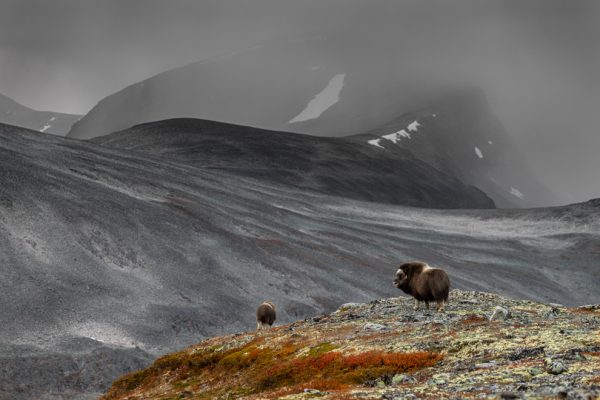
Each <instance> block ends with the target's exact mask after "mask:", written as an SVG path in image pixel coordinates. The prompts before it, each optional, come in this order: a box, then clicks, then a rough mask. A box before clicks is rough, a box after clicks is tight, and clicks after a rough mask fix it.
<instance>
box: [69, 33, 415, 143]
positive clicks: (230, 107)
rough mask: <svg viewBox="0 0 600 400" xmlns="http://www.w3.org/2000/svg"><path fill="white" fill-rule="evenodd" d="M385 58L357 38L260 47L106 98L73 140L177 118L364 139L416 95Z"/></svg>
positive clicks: (73, 133) (79, 124) (165, 75)
mask: <svg viewBox="0 0 600 400" xmlns="http://www.w3.org/2000/svg"><path fill="white" fill-rule="evenodd" d="M359 48H360V49H361V51H363V53H362V57H360V58H357V57H356V54H357V51H358V49H359ZM382 56H383V54H381V50H380V49H378V48H377V46H369V45H367V44H366V43H364V42H363V41H361V40H360V39H358V38H357V39H356V40H349V39H348V38H347V37H334V36H327V37H326V36H322V35H316V36H314V37H311V38H307V39H301V40H288V41H285V40H282V41H280V42H275V43H268V44H264V45H260V46H255V47H252V48H249V49H247V50H245V51H240V52H236V53H232V54H228V55H224V56H220V57H215V58H212V59H208V60H204V61H200V62H196V63H193V64H190V65H186V66H183V67H180V68H176V69H173V70H169V71H166V72H163V73H161V74H158V75H156V76H153V77H151V78H149V79H146V80H144V81H141V82H139V83H135V84H133V85H131V86H128V87H126V88H124V89H123V90H121V91H119V92H117V93H114V94H112V95H110V96H108V97H106V98H104V99H102V100H101V101H100V102H99V103H98V104H97V105H96V106H95V107H94V108H93V109H92V110H91V111H90V112H89V113H88V114H87V115H86V116H85V117H84V118H82V119H81V120H80V121H79V122H77V123H76V124H75V125H74V126H73V128H72V129H71V131H70V132H69V137H72V138H77V139H89V138H92V137H95V136H102V135H106V134H109V133H112V132H116V131H120V130H123V129H126V128H129V127H131V126H133V125H138V124H140V123H144V122H151V121H158V120H163V119H169V118H177V117H192V118H199V119H208V120H215V121H226V122H230V123H234V124H238V125H248V126H255V127H259V128H263V129H271V130H278V131H291V132H298V133H310V134H313V135H319V136H347V135H351V134H357V133H362V132H366V131H367V130H368V129H372V128H374V127H376V126H378V125H380V124H382V123H384V122H387V121H389V120H391V119H392V118H394V117H396V116H397V115H398V112H399V111H400V110H402V109H404V108H403V104H405V103H406V100H407V96H408V94H409V93H410V91H409V88H408V87H407V84H403V83H402V82H405V81H406V79H401V75H402V72H401V70H400V69H398V68H396V67H395V66H394V65H392V63H386V62H376V60H379V59H381V57H382ZM411 85H413V83H411ZM412 101H414V99H411V102H412Z"/></svg>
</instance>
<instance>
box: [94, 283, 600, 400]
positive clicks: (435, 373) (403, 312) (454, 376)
mask: <svg viewBox="0 0 600 400" xmlns="http://www.w3.org/2000/svg"><path fill="white" fill-rule="evenodd" d="M412 306H413V302H412V300H411V299H409V298H407V297H398V298H389V299H382V300H375V301H372V302H370V303H366V304H360V303H349V304H345V305H343V306H341V307H340V308H339V309H338V310H337V311H335V312H333V313H331V314H324V315H320V316H317V317H313V318H308V319H306V320H304V321H299V322H295V323H292V324H289V325H283V326H278V327H276V328H274V329H272V330H271V331H270V332H268V333H263V334H256V333H254V332H246V333H238V334H233V335H229V336H223V337H215V338H212V339H208V340H206V341H203V342H201V343H199V344H197V345H195V346H192V347H190V348H188V349H186V350H184V351H181V352H179V353H175V354H170V355H167V356H164V357H162V358H160V359H158V360H157V361H156V362H155V363H154V364H153V365H152V366H150V367H149V368H147V369H146V370H142V371H139V372H136V373H133V374H130V375H127V376H125V377H123V378H121V379H120V380H118V381H117V382H115V383H114V384H113V386H112V387H111V389H110V390H109V392H108V393H107V394H106V395H105V396H104V397H103V399H104V400H109V399H110V400H113V399H131V400H133V399H183V398H189V399H208V398H247V399H272V398H285V399H304V398H321V399H354V398H356V399H358V398H361V399H371V398H373V399H375V398H376V399H418V398H419V399H423V398H425V399H441V398H502V399H517V398H523V399H537V398H557V399H559V398H560V399H563V398H566V399H596V398H598V396H600V306H598V305H590V306H581V307H576V308H569V307H565V306H562V305H559V304H542V303H536V302H532V301H523V300H512V299H509V298H506V297H502V296H499V295H495V294H490V293H484V292H471V291H460V290H454V291H452V292H451V296H450V302H449V304H448V306H447V308H446V311H445V312H443V313H436V312H433V311H429V310H425V309H424V308H422V309H420V310H418V311H414V310H413V308H412Z"/></svg>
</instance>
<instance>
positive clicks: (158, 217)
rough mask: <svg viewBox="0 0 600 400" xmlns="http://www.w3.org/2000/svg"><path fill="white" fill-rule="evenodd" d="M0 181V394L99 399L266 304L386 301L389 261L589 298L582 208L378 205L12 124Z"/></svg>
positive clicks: (461, 281) (392, 266)
mask: <svg viewBox="0 0 600 400" xmlns="http://www.w3.org/2000/svg"><path fill="white" fill-rule="evenodd" d="M0 182H1V184H0V276H1V278H2V279H0V304H1V307H0V321H3V322H2V324H1V325H0V338H1V342H2V343H3V345H2V346H3V347H2V348H3V349H6V350H3V351H2V353H1V356H2V369H0V388H1V390H2V391H0V394H2V395H4V396H5V397H8V398H11V399H30V398H43V397H44V396H46V397H47V398H60V396H63V397H64V396H66V393H70V395H71V394H72V395H75V394H82V393H83V394H90V393H98V392H100V391H102V390H103V389H105V388H106V387H107V385H108V384H109V382H110V380H112V379H114V378H116V377H117V376H119V375H121V374H122V373H123V372H126V371H128V370H131V369H137V368H139V366H140V364H143V363H144V362H146V360H148V359H149V358H148V357H149V355H152V356H154V355H156V354H160V353H164V352H166V351H170V350H175V349H179V348H181V347H185V346H187V345H190V344H192V343H195V342H197V341H198V340H200V339H202V338H204V337H207V336H210V335H214V334H218V333H226V332H232V331H239V330H251V329H254V325H255V321H254V312H255V309H256V306H257V305H258V304H260V303H261V302H262V301H263V300H264V299H265V298H269V299H271V300H272V301H273V302H274V303H275V304H277V305H278V323H286V322H290V321H293V320H296V319H300V318H305V317H307V316H311V315H315V314H319V313H321V312H325V311H333V310H335V309H337V308H338V307H339V306H340V305H341V304H343V303H347V302H357V303H368V302H369V301H371V300H372V299H373V298H380V297H389V296H397V295H399V294H400V292H399V291H398V290H397V289H395V288H394V287H393V286H392V282H391V280H392V279H393V275H394V272H395V270H396V267H397V265H398V263H399V262H401V261H404V260H412V259H423V260H427V261H428V262H429V263H431V264H432V265H439V266H443V267H444V268H445V269H446V270H447V271H448V273H449V275H450V277H451V280H452V285H453V287H454V288H464V289H469V290H486V291H495V292H500V293H503V294H506V295H510V296H514V297H519V298H528V299H534V300H542V301H554V302H559V303H561V304H565V305H578V304H589V303H598V302H600V298H599V296H600V293H598V291H597V287H598V284H599V282H598V276H597V264H596V261H595V260H596V259H597V258H595V257H594V256H593V254H594V252H595V251H597V249H598V245H599V243H600V238H599V233H598V232H599V226H600V222H599V220H600V213H599V212H598V210H599V207H600V204H599V203H598V202H597V201H592V202H588V203H585V204H579V205H574V206H568V207H562V208H555V209H539V210H516V211H502V210H485V211H484V210H478V211H443V210H424V209H417V208H409V207H400V206H393V205H384V204H377V203H372V202H361V201H353V200H348V199H344V198H341V197H333V196H326V195H323V194H318V193H313V192H306V191H303V190H301V189H294V188H291V187H289V186H281V185H276V184H273V183H268V182H264V181H260V180H257V179H252V178H249V177H246V176H241V175H238V174H236V173H235V171H228V170H220V169H218V168H212V169H204V168H201V167H197V166H192V165H186V164H185V163H184V162H181V163H178V162H176V161H175V160H172V159H170V160H166V159H161V158H160V157H158V156H149V155H142V154H139V153H134V152H131V151H122V150H116V149H110V148H106V147H102V146H99V145H97V144H94V143H89V142H80V141H74V140H69V139H64V138H59V137H55V136H52V135H44V134H41V133H36V132H32V131H28V130H25V129H19V128H15V127H10V126H0ZM565 260H568V265H569V268H565ZM98 360H101V362H98ZM24 366H29V367H24ZM33 366H37V367H35V368H34V367H33Z"/></svg>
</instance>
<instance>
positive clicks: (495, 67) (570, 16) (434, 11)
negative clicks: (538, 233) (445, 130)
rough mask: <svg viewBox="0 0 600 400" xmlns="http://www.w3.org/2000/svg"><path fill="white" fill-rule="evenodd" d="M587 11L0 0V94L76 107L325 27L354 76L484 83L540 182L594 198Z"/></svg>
mask: <svg viewBox="0 0 600 400" xmlns="http://www.w3.org/2000/svg"><path fill="white" fill-rule="evenodd" d="M599 17H600V6H599V5H598V2H596V1H595V0H579V1H566V0H563V1H557V0H536V1H527V0H525V1H524V0H512V1H486V2H481V1H476V0H470V1H453V2H449V1H444V0H411V1H358V0H336V1H327V0H306V1H298V0H294V1H292V0H253V1H251V2H250V1H241V0H240V1H231V0H229V1H228V0H225V1H223V0H221V1H216V0H211V1H202V2H198V1H182V0H179V1H178V0H175V1H160V0H149V1H148V0H146V1H141V0H137V1H133V0H129V1H114V0H109V1H102V2H98V1H86V0H84V1H81V0H79V1H77V0H69V1H67V0H56V1H52V2H48V1H44V0H36V1H29V0H26V1H24V0H4V1H3V2H2V4H1V5H0V93H2V94H4V95H7V96H9V97H11V98H13V99H15V100H17V101H19V102H21V103H22V104H24V105H26V106H29V107H32V108H35V109H41V110H52V111H59V112H71V113H81V114H84V113H86V112H87V111H88V110H89V109H90V108H92V107H93V106H94V104H96V103H97V102H98V101H99V100H100V99H102V98H103V97H105V96H107V95H109V94H111V93H114V92H116V91H118V90H120V89H122V88H123V87H125V86H127V85H130V84H133V83H135V82H138V81H140V80H143V79H145V78H148V77H151V76H153V75H155V74H158V73H160V72H163V71H165V70H168V69H171V68H175V67H179V66H182V65H185V64H188V63H191V62H195V61H198V60H203V59H207V58H210V57H214V56H218V55H222V54H228V53H230V52H236V51H240V50H243V49H246V48H249V47H251V46H255V45H260V44H263V43H269V42H274V41H282V40H293V39H295V38H299V37H303V36H307V35H335V36H336V37H338V38H340V37H341V38H344V43H346V45H347V48H346V50H345V51H344V52H340V54H342V53H343V57H349V58H348V59H350V60H352V59H353V60H360V62H361V63H364V65H366V67H365V72H364V73H368V72H369V68H368V65H369V62H370V60H373V61H372V62H373V63H378V64H380V63H386V64H388V66H389V68H395V69H396V70H397V71H398V72H397V75H398V76H399V79H402V80H404V81H407V82H412V83H413V85H414V86H419V85H422V86H431V85H434V84H435V85H438V84H439V85H442V84H451V85H463V84H464V85H476V86H479V87H481V88H483V89H484V91H485V93H486V95H487V96H488V98H489V101H490V104H491V105H492V108H493V109H494V112H495V113H496V114H497V116H498V118H499V119H500V120H501V121H502V123H503V124H504V126H505V127H506V129H507V130H508V132H509V133H510V134H511V136H512V137H513V138H514V139H515V141H516V142H517V144H518V146H519V147H520V149H521V150H522V151H523V153H525V155H526V156H527V158H528V159H529V162H530V163H531V165H532V167H533V169H534V171H535V172H536V174H537V175H538V176H539V177H540V179H541V181H542V182H544V183H545V184H546V185H547V186H548V187H549V188H550V189H551V190H552V191H554V192H555V193H556V194H557V196H558V197H559V199H560V200H561V201H562V202H564V203H572V202H575V201H585V200H587V199H589V198H593V197H600V178H599V176H600V174H599V172H600V158H599V157H597V153H598V152H599V151H600V132H599V131H600V129H599V128H600V121H599V117H598V115H597V114H598V112H597V109H598V106H599V104H600V79H598V78H599V76H598V75H599V73H598V71H600V44H599V40H598V38H599V37H600V32H599V30H600V28H599V27H600V24H599V23H600V18H599ZM353 43H355V44H356V45H355V46H352V44H353ZM348 49H349V50H348ZM332 53H334V54H335V49H332ZM390 84H393V82H390ZM407 111H408V110H407Z"/></svg>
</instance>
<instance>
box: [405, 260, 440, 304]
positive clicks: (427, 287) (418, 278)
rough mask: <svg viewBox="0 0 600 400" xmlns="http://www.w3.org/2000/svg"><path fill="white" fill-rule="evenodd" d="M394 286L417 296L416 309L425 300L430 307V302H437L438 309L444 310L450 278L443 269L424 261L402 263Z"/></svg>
mask: <svg viewBox="0 0 600 400" xmlns="http://www.w3.org/2000/svg"><path fill="white" fill-rule="evenodd" d="M394 286H396V287H397V288H398V289H401V290H402V291H403V292H404V293H406V294H409V295H411V296H412V297H414V298H415V306H414V309H415V310H417V309H418V308H419V302H421V301H424V302H425V306H427V308H428V309H429V302H430V301H435V302H436V303H437V310H438V311H443V310H444V303H446V302H448V292H449V291H450V278H448V274H446V272H445V271H444V270H443V269H440V268H432V267H430V266H429V265H427V264H425V263H423V262H418V261H414V262H409V263H405V264H402V265H401V266H400V267H399V268H398V271H396V279H394Z"/></svg>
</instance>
